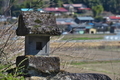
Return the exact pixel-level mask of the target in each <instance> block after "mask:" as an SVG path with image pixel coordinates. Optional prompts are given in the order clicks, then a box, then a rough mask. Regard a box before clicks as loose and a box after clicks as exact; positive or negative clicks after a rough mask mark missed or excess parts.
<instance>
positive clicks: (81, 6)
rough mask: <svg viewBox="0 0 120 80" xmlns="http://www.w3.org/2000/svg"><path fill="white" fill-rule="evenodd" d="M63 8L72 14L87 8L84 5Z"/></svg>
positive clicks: (69, 5) (64, 5)
mask: <svg viewBox="0 0 120 80" xmlns="http://www.w3.org/2000/svg"><path fill="white" fill-rule="evenodd" d="M63 7H64V8H66V9H67V10H68V11H69V13H70V14H74V12H78V11H77V10H78V8H87V7H86V6H85V5H84V4H63Z"/></svg>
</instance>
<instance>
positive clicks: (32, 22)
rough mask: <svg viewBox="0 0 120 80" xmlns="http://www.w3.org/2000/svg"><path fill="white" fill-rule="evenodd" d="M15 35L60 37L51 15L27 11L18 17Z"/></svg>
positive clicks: (54, 19)
mask: <svg viewBox="0 0 120 80" xmlns="http://www.w3.org/2000/svg"><path fill="white" fill-rule="evenodd" d="M16 34H17V35H18V36H25V35H28V34H39V35H48V36H52V35H60V34H61V31H60V29H59V28H58V27H57V24H56V18H55V17H54V15H53V14H51V13H41V12H38V11H36V12H33V11H27V12H22V13H21V14H20V15H19V19H18V28H17V30H16Z"/></svg>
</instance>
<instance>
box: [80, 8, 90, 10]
mask: <svg viewBox="0 0 120 80" xmlns="http://www.w3.org/2000/svg"><path fill="white" fill-rule="evenodd" d="M78 10H91V9H90V8H78Z"/></svg>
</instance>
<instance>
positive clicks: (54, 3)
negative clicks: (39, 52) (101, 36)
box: [0, 0, 120, 16]
mask: <svg viewBox="0 0 120 80" xmlns="http://www.w3.org/2000/svg"><path fill="white" fill-rule="evenodd" d="M0 3H2V5H0V14H1V15H2V14H4V13H6V14H11V15H12V16H18V14H19V13H20V9H21V8H44V7H62V4H66V3H67V4H80V3H82V4H85V5H86V6H87V7H89V8H91V9H92V10H93V11H97V10H98V7H100V8H101V10H104V11H108V12H112V13H113V14H120V0H4V1H3V0H0ZM8 9H9V10H8ZM6 10H7V11H6Z"/></svg>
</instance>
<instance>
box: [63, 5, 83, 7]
mask: <svg viewBox="0 0 120 80" xmlns="http://www.w3.org/2000/svg"><path fill="white" fill-rule="evenodd" d="M63 6H64V7H70V6H73V7H82V6H83V4H63Z"/></svg>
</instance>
